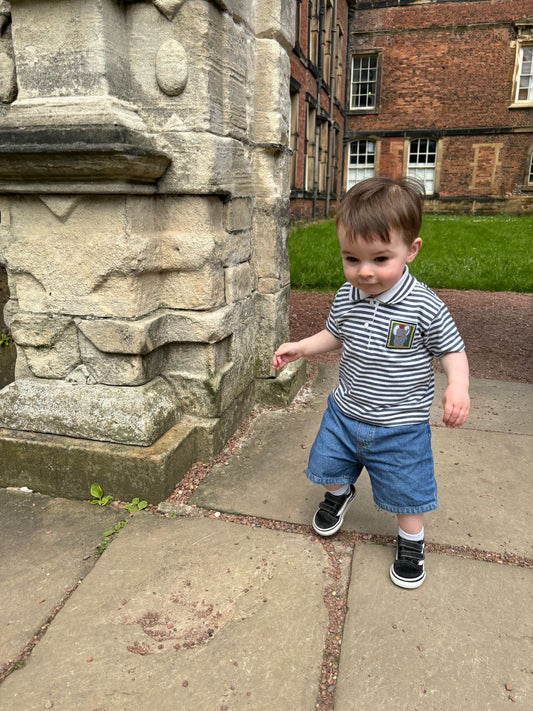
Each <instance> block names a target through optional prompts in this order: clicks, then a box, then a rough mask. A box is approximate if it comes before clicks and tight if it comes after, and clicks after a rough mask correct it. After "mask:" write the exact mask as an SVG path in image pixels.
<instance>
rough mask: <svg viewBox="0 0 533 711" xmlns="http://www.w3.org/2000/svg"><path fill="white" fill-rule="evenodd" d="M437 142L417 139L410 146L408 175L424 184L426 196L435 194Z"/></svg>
mask: <svg viewBox="0 0 533 711" xmlns="http://www.w3.org/2000/svg"><path fill="white" fill-rule="evenodd" d="M436 160H437V142H436V141H434V140H433V139H431V138H416V139H414V140H412V141H411V143H410V145H409V164H408V167H407V175H409V176H411V177H413V178H418V180H421V181H422V182H423V183H424V188H425V191H426V194H428V195H432V194H433V193H434V192H435V163H436Z"/></svg>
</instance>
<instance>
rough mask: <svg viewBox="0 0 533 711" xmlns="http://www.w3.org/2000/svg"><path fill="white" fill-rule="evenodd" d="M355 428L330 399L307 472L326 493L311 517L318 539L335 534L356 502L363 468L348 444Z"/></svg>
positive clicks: (330, 397)
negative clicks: (357, 485) (356, 489)
mask: <svg viewBox="0 0 533 711" xmlns="http://www.w3.org/2000/svg"><path fill="white" fill-rule="evenodd" d="M356 424H357V423H356V421H355V420H352V419H350V418H347V417H345V416H344V415H343V414H342V413H341V411H340V410H339V409H338V407H337V406H336V405H335V403H334V401H333V398H332V396H331V395H330V396H329V398H328V407H327V409H326V411H325V412H324V415H323V416H322V422H321V423H320V429H319V431H318V433H317V436H316V438H315V441H314V443H313V446H312V447H311V451H310V453H309V462H308V465H307V469H306V476H307V478H308V479H309V480H310V481H312V482H313V483H314V484H320V485H321V486H323V487H324V488H325V489H326V495H325V497H324V500H323V501H322V503H321V504H320V506H319V507H318V509H317V511H316V513H315V515H314V517H313V528H314V529H315V531H316V532H317V533H319V534H320V535H321V536H332V535H333V534H334V533H337V531H338V530H339V529H340V528H341V526H342V524H343V522H344V514H345V513H346V510H347V509H348V506H349V505H350V504H351V502H352V501H353V499H354V498H355V486H354V485H353V482H355V481H356V479H357V477H358V476H359V474H360V473H361V469H362V468H363V465H362V464H361V463H360V462H358V461H357V453H356V452H354V448H353V446H352V444H351V443H352V442H353V440H354V439H355V438H354V436H353V428H354V427H355V426H356Z"/></svg>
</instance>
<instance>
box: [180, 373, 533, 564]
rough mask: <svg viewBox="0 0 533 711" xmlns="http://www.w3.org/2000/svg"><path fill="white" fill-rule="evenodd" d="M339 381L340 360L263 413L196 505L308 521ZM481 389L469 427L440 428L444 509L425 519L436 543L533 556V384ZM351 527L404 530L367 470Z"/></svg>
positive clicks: (476, 384)
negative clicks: (329, 405) (302, 394)
mask: <svg viewBox="0 0 533 711" xmlns="http://www.w3.org/2000/svg"><path fill="white" fill-rule="evenodd" d="M335 381H336V366H327V367H325V368H321V370H320V371H319V378H318V380H317V382H316V388H315V386H313V389H312V391H311V393H310V394H308V396H307V397H306V398H305V399H304V401H303V403H302V404H300V405H298V406H296V407H291V408H286V409H282V410H277V411H269V412H263V413H261V414H260V415H259V416H258V417H257V419H256V421H255V423H254V424H253V427H252V428H251V430H250V432H249V434H248V435H247V437H246V439H245V440H244V441H243V443H242V446H241V449H240V451H239V452H238V453H237V454H236V455H234V456H233V457H231V458H230V459H229V460H228V461H227V462H225V463H224V464H220V465H216V466H215V467H214V468H213V471H212V473H211V474H210V475H209V476H208V477H207V478H206V479H205V480H204V482H203V483H202V484H201V485H200V486H199V487H198V489H197V490H196V492H195V494H194V495H193V497H192V498H191V503H194V504H196V505H198V506H202V507H205V508H209V509H218V510H221V511H224V512H234V513H240V514H245V515H253V516H259V517H263V518H267V519H275V520H282V521H287V522H292V523H300V524H307V525H309V524H310V522H311V520H312V518H313V515H314V513H315V511H316V507H317V505H318V503H319V502H320V500H321V499H322V493H321V489H319V488H318V487H316V486H315V485H313V484H311V483H310V482H309V481H307V479H306V478H305V468H306V466H307V459H308V456H309V450H310V448H311V446H312V443H313V441H314V438H315V435H316V432H317V430H318V427H319V425H320V420H321V416H322V411H323V408H324V406H325V402H326V397H327V393H328V392H329V390H330V387H331V384H332V383H333V384H334V383H335ZM441 384H442V383H441ZM519 386H521V387H519ZM437 389H438V388H437ZM472 393H473V402H474V403H475V405H474V406H473V411H474V416H473V423H472V424H471V425H470V427H464V428H462V429H454V430H450V429H447V428H445V427H443V426H442V425H440V424H435V425H434V426H433V428H432V433H433V434H432V437H433V451H434V458H435V471H436V476H437V483H438V487H439V508H438V509H437V511H435V512H433V513H431V514H428V515H427V517H426V523H427V537H428V540H431V541H438V542H439V543H445V544H450V545H466V546H471V547H475V548H481V549H485V550H491V551H495V552H503V551H507V552H509V553H512V554H515V555H522V556H531V555H532V552H533V549H532V545H531V535H530V532H531V524H532V523H533V512H532V510H531V501H532V500H533V482H532V480H531V477H530V476H529V472H530V468H531V460H532V458H533V417H531V418H529V421H527V419H528V418H527V416H526V415H527V413H528V411H529V410H531V402H533V386H529V385H523V384H520V383H496V384H495V383H494V382H493V381H479V380H474V381H473V383H472ZM513 399H514V401H515V404H516V406H515V407H511V406H510V403H511V402H513ZM500 403H501V406H500ZM439 408H440V405H439V404H438V403H436V404H435V409H434V410H433V411H432V418H433V420H434V422H435V423H440V422H441V415H440V414H439ZM476 408H477V410H476ZM528 408H529V410H528ZM476 411H477V412H478V414H477V415H476V414H475V413H476ZM521 413H526V414H525V415H523V414H521ZM476 423H477V428H476ZM492 427H497V429H496V431H491V428H492ZM515 430H516V431H515ZM509 511H513V516H512V517H509ZM344 529H345V530H353V531H358V532H361V533H372V534H382V535H389V536H394V535H396V532H397V524H396V518H395V516H393V515H391V514H389V513H386V512H384V511H381V510H380V509H378V508H377V506H375V504H374V502H373V498H372V492H371V488H370V482H369V479H368V476H367V475H366V472H365V471H363V473H362V475H361V477H360V479H359V483H358V484H357V497H356V500H355V502H354V503H353V504H352V506H351V507H350V509H349V510H348V513H347V515H346V518H345V523H344Z"/></svg>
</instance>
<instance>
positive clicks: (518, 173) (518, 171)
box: [347, 0, 533, 199]
mask: <svg viewBox="0 0 533 711" xmlns="http://www.w3.org/2000/svg"><path fill="white" fill-rule="evenodd" d="M384 4H385V3H381V5H384ZM390 4H391V5H392V3H390ZM355 5H356V10H355V12H354V19H353V21H352V32H351V50H352V52H355V53H356V52H358V51H361V50H371V49H376V50H381V53H382V54H381V57H382V67H381V83H380V94H379V107H378V111H377V112H376V113H368V114H366V115H365V114H358V113H351V112H348V115H347V133H348V137H349V138H355V137H358V136H360V135H361V132H363V134H362V135H363V136H369V135H371V134H374V135H375V137H376V138H377V139H378V140H379V155H380V161H379V165H378V166H377V168H378V171H377V172H380V173H381V174H385V175H392V176H394V175H398V174H401V173H402V171H403V170H404V139H405V138H406V137H410V136H411V137H413V131H418V135H420V132H424V133H425V134H426V135H427V136H429V137H432V138H436V139H437V140H439V139H440V142H439V150H438V164H439V175H440V177H439V180H438V185H437V190H438V191H439V194H440V195H441V196H443V197H446V196H469V197H471V198H477V197H480V196H483V197H493V198H502V197H506V195H508V194H509V193H512V192H513V191H514V192H516V191H517V190H519V189H520V188H521V187H523V184H524V179H525V161H526V159H527V155H528V151H529V152H530V150H531V146H532V145H533V108H531V107H524V108H512V109H511V108H509V106H510V104H511V103H512V81H513V72H514V68H515V54H516V50H515V46H516V44H515V43H516V30H515V28H514V26H513V22H514V21H516V20H520V19H525V18H527V17H531V16H532V15H533V4H532V2H531V0H507V1H506V0H500V1H497V2H496V1H494V0H492V1H489V0H487V1H484V0H481V1H473V2H466V1H465V2H458V1H455V2H439V3H424V4H416V5H414V4H413V5H404V6H400V7H398V6H396V5H395V6H391V7H379V5H380V3H375V5H378V7H374V8H373V9H372V8H369V9H360V8H361V7H368V5H369V3H368V2H366V3H365V2H356V3H355ZM532 199H533V195H532Z"/></svg>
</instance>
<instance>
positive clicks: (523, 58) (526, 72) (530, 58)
mask: <svg viewBox="0 0 533 711" xmlns="http://www.w3.org/2000/svg"><path fill="white" fill-rule="evenodd" d="M514 26H515V29H516V40H517V41H516V60H515V67H514V79H513V93H512V102H513V103H512V104H511V106H510V108H522V107H524V106H527V107H530V106H531V105H532V104H533V22H532V21H531V18H528V19H526V20H518V21H517V22H515V23H514Z"/></svg>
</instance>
